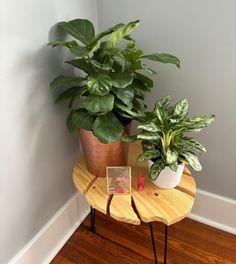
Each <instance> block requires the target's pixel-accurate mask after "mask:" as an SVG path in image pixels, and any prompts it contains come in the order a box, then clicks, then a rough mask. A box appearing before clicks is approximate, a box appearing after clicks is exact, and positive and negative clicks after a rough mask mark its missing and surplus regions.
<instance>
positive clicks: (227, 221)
mask: <svg viewBox="0 0 236 264" xmlns="http://www.w3.org/2000/svg"><path fill="white" fill-rule="evenodd" d="M189 217H190V218H192V219H194V220H196V221H198V222H202V223H204V224H207V225H210V226H213V227H216V228H219V229H222V230H224V231H226V232H230V233H233V234H235V235H236V200H233V199H229V198H226V197H224V196H220V195H217V194H213V193H209V192H206V191H203V190H199V189H198V190H197V195H196V200H195V203H194V206H193V210H192V213H191V214H190V215H189Z"/></svg>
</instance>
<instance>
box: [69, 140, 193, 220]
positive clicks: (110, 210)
mask: <svg viewBox="0 0 236 264" xmlns="http://www.w3.org/2000/svg"><path fill="white" fill-rule="evenodd" d="M140 153H141V146H140V143H139V142H135V143H132V144H130V147H129V160H128V165H129V166H131V168H132V193H131V194H117V195H116V194H115V195H109V194H107V188H106V184H107V181H106V177H104V178H96V177H95V176H94V175H92V174H90V173H89V172H88V171H87V169H86V165H85V162H84V159H83V158H81V159H80V160H79V161H77V163H76V165H75V168H74V171H73V181H74V184H75V186H76V188H77V189H78V191H79V192H80V193H81V194H82V195H84V196H85V198H86V200H87V202H88V203H89V204H90V205H91V206H92V207H93V208H94V209H96V210H98V211H100V212H102V213H104V214H110V216H111V217H112V218H114V219H116V220H118V221H122V222H125V223H129V224H133V225H139V224H140V222H141V221H140V220H142V221H143V222H146V223H148V222H152V221H160V222H163V223H165V224H166V225H171V224H174V223H176V222H178V221H180V220H181V219H183V218H185V217H186V216H187V215H188V214H189V213H190V211H191V209H192V207H193V203H194V198H195V194H196V183H195V181H194V179H193V177H192V176H191V173H190V171H189V170H188V168H187V167H186V168H185V170H184V173H183V176H182V179H181V182H180V184H179V185H178V186H177V187H176V188H174V189H168V190H166V189H161V188H158V187H156V186H155V185H154V184H153V183H152V182H151V180H150V179H149V177H148V164H147V162H137V161H136V158H137V156H138V155H139V154H140ZM138 172H144V173H145V174H146V175H147V177H146V179H145V187H144V189H143V190H142V191H137V190H136V186H137V181H136V175H137V173H138Z"/></svg>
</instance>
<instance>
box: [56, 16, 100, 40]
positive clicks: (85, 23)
mask: <svg viewBox="0 0 236 264" xmlns="http://www.w3.org/2000/svg"><path fill="white" fill-rule="evenodd" d="M59 26H60V27H61V28H63V29H64V30H65V31H66V32H67V33H68V34H70V35H71V36H73V37H74V38H76V39H78V40H80V41H81V42H82V43H83V44H85V45H88V44H89V43H90V42H91V41H92V40H93V38H94V36H95V31H94V27H93V24H92V23H91V22H90V21H89V20H87V19H74V20H71V21H69V22H60V23H59Z"/></svg>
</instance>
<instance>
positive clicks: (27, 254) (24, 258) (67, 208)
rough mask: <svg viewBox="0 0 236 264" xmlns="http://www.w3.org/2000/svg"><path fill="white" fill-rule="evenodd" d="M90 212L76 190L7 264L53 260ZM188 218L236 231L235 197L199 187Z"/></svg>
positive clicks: (40, 262)
mask: <svg viewBox="0 0 236 264" xmlns="http://www.w3.org/2000/svg"><path fill="white" fill-rule="evenodd" d="M89 211H90V208H89V206H88V204H87V203H86V201H85V199H84V197H83V196H81V195H80V194H79V193H78V192H76V193H75V194H74V195H73V196H72V197H71V198H70V199H69V200H68V201H67V202H66V204H65V205H64V206H63V207H62V208H61V209H60V210H59V211H58V212H57V213H56V214H55V215H54V216H53V218H52V219H51V220H50V221H49V222H48V223H47V224H46V225H45V226H44V227H43V228H42V229H41V230H40V231H39V233H38V234H37V235H36V236H35V237H34V238H33V239H32V240H31V241H30V242H29V243H28V244H27V245H26V246H25V247H24V248H23V249H22V250H21V251H20V252H19V253H18V254H17V255H16V256H15V257H14V258H13V259H12V260H11V261H10V262H9V263H8V264H32V263H34V264H48V263H50V261H51V260H52V259H53V258H54V257H55V256H56V254H57V253H58V252H59V251H60V249H61V248H62V247H63V245H64V244H65V243H66V242H67V240H68V239H69V238H70V236H71V235H72V234H73V233H74V231H75V230H76V229H77V228H78V226H79V225H80V224H81V222H82V221H83V220H84V219H85V217H86V216H87V215H88V214H89ZM189 217H190V218H192V219H194V220H196V221H199V222H202V223H204V224H207V225H210V226H213V227H216V228H219V229H222V230H224V231H227V232H230V233H233V234H236V201H235V200H232V199H229V198H226V197H223V196H220V195H216V194H213V193H209V192H206V191H203V190H199V189H198V190H197V196H196V201H195V204H194V208H193V210H192V213H191V214H190V215H189Z"/></svg>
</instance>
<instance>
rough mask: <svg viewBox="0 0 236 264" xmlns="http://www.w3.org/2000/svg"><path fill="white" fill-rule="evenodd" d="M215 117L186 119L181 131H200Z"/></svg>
mask: <svg viewBox="0 0 236 264" xmlns="http://www.w3.org/2000/svg"><path fill="white" fill-rule="evenodd" d="M214 117H215V115H206V116H195V117H193V118H191V119H188V120H186V121H185V122H184V124H183V130H185V131H196V132H199V131H201V130H202V129H203V128H204V127H207V126H208V125H210V124H211V123H212V122H213V121H214Z"/></svg>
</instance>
